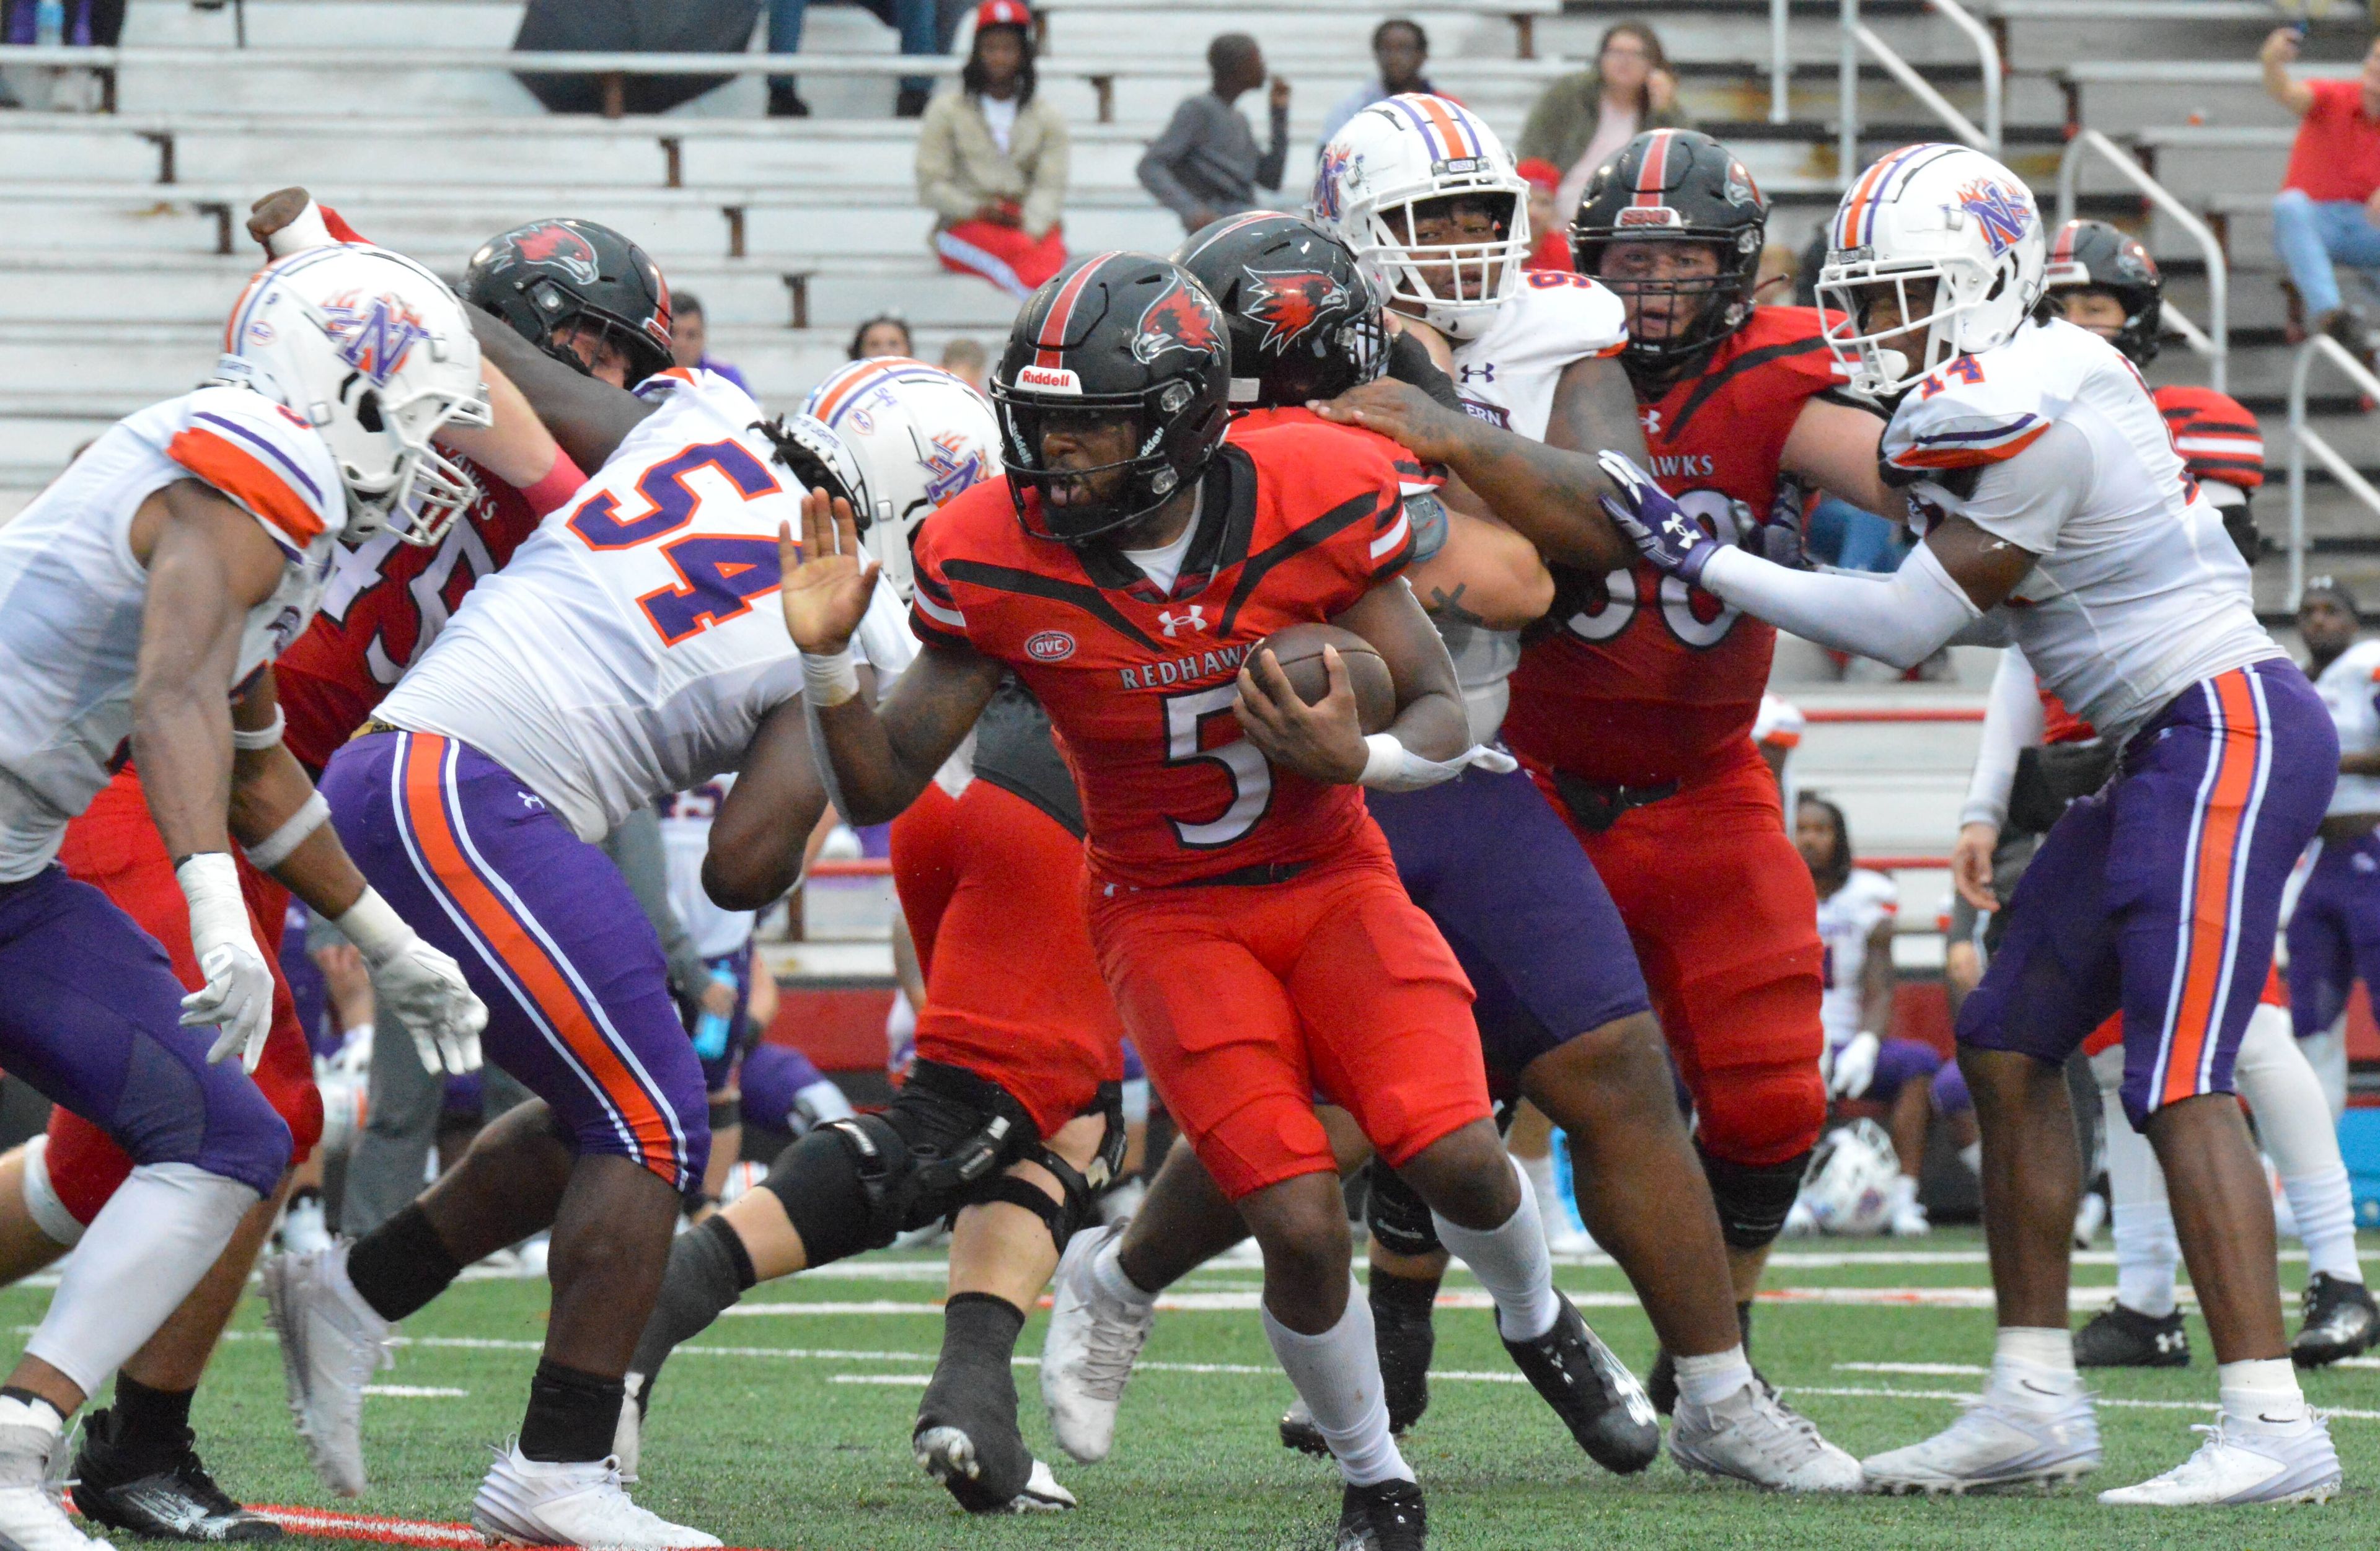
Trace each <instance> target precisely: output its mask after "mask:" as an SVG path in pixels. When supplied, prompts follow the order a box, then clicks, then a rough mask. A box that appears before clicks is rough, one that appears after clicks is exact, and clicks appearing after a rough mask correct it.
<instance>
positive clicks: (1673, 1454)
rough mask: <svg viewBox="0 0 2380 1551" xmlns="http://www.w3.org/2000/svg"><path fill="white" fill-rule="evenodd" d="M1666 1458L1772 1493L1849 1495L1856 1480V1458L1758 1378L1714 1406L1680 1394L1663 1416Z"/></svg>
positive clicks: (1855, 1487)
mask: <svg viewBox="0 0 2380 1551" xmlns="http://www.w3.org/2000/svg"><path fill="white" fill-rule="evenodd" d="M1670 1458H1671V1459H1673V1460H1677V1462H1678V1463H1679V1464H1680V1465H1681V1466H1682V1467H1684V1468H1685V1469H1687V1470H1690V1471H1701V1472H1704V1473H1705V1474H1706V1475H1724V1476H1729V1477H1731V1478H1732V1479H1734V1480H1737V1481H1747V1482H1750V1483H1751V1484H1753V1485H1755V1486H1762V1487H1766V1488H1767V1489H1768V1490H1770V1491H1775V1492H1856V1491H1858V1490H1859V1489H1860V1485H1861V1482H1862V1477H1861V1475H1860V1463H1859V1461H1858V1460H1854V1459H1852V1457H1851V1455H1850V1454H1848V1453H1847V1452H1845V1451H1844V1450H1842V1449H1840V1448H1836V1447H1835V1446H1834V1445H1833V1444H1830V1443H1828V1441H1827V1440H1826V1439H1825V1438H1824V1437H1821V1436H1819V1434H1818V1429H1817V1425H1816V1424H1815V1423H1813V1422H1812V1421H1811V1420H1810V1419H1809V1418H1808V1417H1806V1416H1803V1414H1802V1413H1801V1412H1797V1411H1795V1410H1794V1409H1793V1408H1792V1407H1791V1406H1789V1405H1787V1404H1786V1403H1785V1402H1784V1401H1783V1400H1779V1398H1778V1395H1777V1392H1776V1391H1775V1390H1773V1389H1771V1388H1769V1387H1768V1386H1767V1385H1766V1384H1764V1383H1762V1382H1761V1381H1760V1380H1758V1379H1755V1380H1754V1381H1753V1382H1751V1383H1750V1384H1747V1385H1745V1386H1744V1387H1743V1388H1741V1389H1739V1390H1737V1391H1736V1392H1735V1393H1734V1394H1732V1395H1730V1396H1728V1397H1727V1398H1726V1399H1725V1400H1721V1401H1719V1402H1718V1404H1717V1405H1710V1406H1698V1405H1695V1404H1694V1402H1692V1401H1691V1400H1685V1399H1683V1398H1681V1399H1680V1400H1679V1401H1678V1404H1677V1409H1676V1411H1675V1412H1674V1413H1673V1414H1672V1416H1671V1418H1670Z"/></svg>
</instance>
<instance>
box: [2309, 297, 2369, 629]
mask: <svg viewBox="0 0 2380 1551" xmlns="http://www.w3.org/2000/svg"><path fill="white" fill-rule="evenodd" d="M2317 360H2327V361H2328V362H2329V363H2330V364H2331V365H2333V366H2335V367H2337V368H2338V370H2340V371H2341V372H2342V373H2344V374H2345V376H2346V378H2347V380H2348V381H2349V382H2352V383H2354V384H2355V386H2356V388H2357V389H2358V391H2360V392H2362V393H2364V394H2369V395H2371V396H2372V397H2373V398H2374V399H2380V377H2374V375H2373V374H2372V373H2371V371H2370V370H2367V369H2366V368H2365V367H2364V365H2363V363H2362V361H2359V360H2357V359H2356V358H2355V357H2354V356H2353V355H2351V354H2350V353H2349V351H2348V349H2347V346H2345V345H2341V344H2339V343H2338V341H2337V340H2335V339H2333V338H2331V337H2330V336H2329V335H2328V334H2316V335H2314V336H2313V338H2312V339H2309V340H2307V341H2306V342H2305V344H2303V345H2301V346H2299V348H2298V355H2297V361H2296V363H2295V365H2294V366H2293V367H2292V368H2291V370H2290V371H2289V612H2291V613H2295V612H2297V607H2298V600H2300V599H2301V597H2303V596H2304V593H2305V555H2306V525H2305V493H2306V454H2308V453H2312V454H2313V455H2314V456H2315V457H2317V458H2320V459H2321V460H2322V466H2323V467H2325V468H2327V469H2329V470H2330V473H2331V478H2333V479H2337V480H2338V483H2339V487H2340V488H2341V489H2343V490H2345V491H2347V493H2348V494H2350V495H2351V496H2353V497H2355V499H2356V500H2358V501H2360V502H2362V503H2363V504H2364V505H2365V506H2366V507H2367V508H2369V509H2370V510H2371V511H2373V512H2375V513H2380V490H2374V488H2373V486H2372V481H2371V480H2369V479H2365V478H2364V477H2363V475H2362V472H2361V471H2359V470H2358V469H2357V468H2356V467H2355V465H2354V464H2352V463H2350V462H2349V461H2348V460H2347V458H2345V457H2344V456H2342V455H2341V454H2339V452H2338V449H2337V448H2335V447H2333V446H2332V445H2331V444H2330V442H2328V441H2327V440H2325V438H2324V436H2323V434H2322V433H2321V432H2320V431H2318V430H2314V429H2313V427H2312V426H2311V425H2309V424H2307V423H2306V380H2307V379H2308V378H2309V377H2310V376H2312V375H2313V368H2314V363H2315V362H2316V361H2317Z"/></svg>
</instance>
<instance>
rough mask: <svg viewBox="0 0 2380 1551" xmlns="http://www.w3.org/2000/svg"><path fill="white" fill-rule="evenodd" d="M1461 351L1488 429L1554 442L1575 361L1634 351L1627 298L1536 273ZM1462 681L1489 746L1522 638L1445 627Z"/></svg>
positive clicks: (1463, 381)
mask: <svg viewBox="0 0 2380 1551" xmlns="http://www.w3.org/2000/svg"><path fill="white" fill-rule="evenodd" d="M1450 343H1451V344H1452V345H1454V391H1455V392H1456V394H1459V395H1461V397H1462V399H1463V407H1464V408H1466V409H1468V410H1470V411H1471V413H1473V414H1474V415H1476V416H1477V417H1478V418H1481V419H1483V420H1485V421H1487V422H1488V424H1489V425H1493V426H1500V427H1502V428H1503V429H1504V430H1511V431H1517V432H1519V433H1520V434H1521V435H1523V436H1525V437H1527V438H1528V439H1529V440H1530V441H1532V442H1543V441H1544V440H1545V439H1546V426H1547V424H1548V421H1550V420H1551V419H1552V418H1553V409H1554V390H1555V389H1556V388H1558V387H1560V385H1561V374H1562V372H1563V371H1564V370H1568V368H1569V367H1570V365H1571V364H1572V363H1573V362H1574V361H1581V360H1587V359H1591V358H1593V357H1599V356H1616V355H1618V354H1619V353H1620V352H1621V350H1622V349H1623V348H1625V347H1626V345H1627V344H1628V316H1627V313H1626V311H1625V309H1622V307H1621V302H1620V298H1619V297H1616V296H1614V295H1612V294H1611V293H1610V292H1609V290H1606V289H1605V288H1604V287H1603V286H1601V285H1597V284H1596V282H1594V281H1593V280H1590V279H1588V278H1587V277H1586V276H1585V275H1583V274H1573V273H1569V272H1568V271H1566V270H1531V271H1529V272H1528V273H1525V274H1524V275H1523V276H1522V277H1521V285H1520V288H1519V289H1518V290H1516V291H1514V292H1513V293H1512V297H1511V298H1510V299H1509V300H1507V301H1506V302H1505V303H1504V305H1503V306H1501V307H1500V308H1498V309H1496V317H1495V320H1494V321H1492V322H1490V323H1489V324H1488V328H1487V330H1486V331H1485V332H1484V333H1481V334H1480V335H1479V336H1478V337H1477V338H1475V339H1472V340H1467V341H1459V342H1457V341H1450ZM1439 634H1440V635H1442V636H1445V637H1446V649H1447V653H1448V655H1450V656H1451V657H1452V658H1453V659H1454V676H1455V679H1456V681H1457V682H1458V683H1459V684H1461V685H1462V686H1463V704H1464V707H1465V708H1466V709H1468V710H1469V712H1470V714H1471V737H1472V741H1473V742H1475V743H1488V742H1489V741H1491V740H1493V739H1494V737H1495V736H1496V732H1497V729H1499V728H1500V727H1501V726H1502V725H1503V724H1504V708H1505V707H1506V706H1507V705H1508V704H1509V703H1510V702H1511V699H1512V693H1511V690H1510V689H1509V688H1508V687H1507V685H1506V682H1505V681H1507V680H1509V679H1510V678H1511V677H1512V670H1513V669H1514V668H1517V667H1519V666H1520V663H1521V636H1520V633H1519V632H1518V631H1512V630H1485V629H1481V628H1478V627H1477V626H1475V625H1468V624H1441V625H1440V626H1439Z"/></svg>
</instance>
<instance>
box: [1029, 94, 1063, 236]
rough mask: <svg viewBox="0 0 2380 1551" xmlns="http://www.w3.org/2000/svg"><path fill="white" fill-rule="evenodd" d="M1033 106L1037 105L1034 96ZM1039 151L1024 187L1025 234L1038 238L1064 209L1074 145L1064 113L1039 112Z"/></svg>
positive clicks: (1047, 232)
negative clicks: (1030, 175) (1029, 179)
mask: <svg viewBox="0 0 2380 1551" xmlns="http://www.w3.org/2000/svg"><path fill="white" fill-rule="evenodd" d="M1035 105H1036V106H1039V105H1040V104H1039V103H1038V99H1037V101H1036V104H1035ZM1041 120H1042V126H1041V151H1040V153H1039V154H1038V155H1037V156H1036V157H1035V158H1034V159H1033V172H1032V177H1031V181H1030V183H1029V184H1028V185H1027V187H1026V190H1025V214H1024V217H1023V219H1024V223H1025V235H1026V236H1029V237H1031V238H1033V239H1034V240H1035V241H1037V242H1038V241H1039V240H1040V239H1041V238H1042V237H1044V236H1048V235H1049V233H1050V227H1052V226H1055V225H1056V224H1058V218H1059V216H1061V215H1062V214H1063V213H1064V212H1065V208H1066V178H1067V176H1068V174H1069V171H1070V169H1071V167H1072V164H1073V160H1074V154H1075V147H1074V140H1073V139H1072V138H1071V137H1070V136H1069V135H1068V134H1067V131H1066V120H1065V117H1064V116H1063V115H1061V114H1057V113H1051V112H1047V111H1045V112H1043V114H1042V115H1041Z"/></svg>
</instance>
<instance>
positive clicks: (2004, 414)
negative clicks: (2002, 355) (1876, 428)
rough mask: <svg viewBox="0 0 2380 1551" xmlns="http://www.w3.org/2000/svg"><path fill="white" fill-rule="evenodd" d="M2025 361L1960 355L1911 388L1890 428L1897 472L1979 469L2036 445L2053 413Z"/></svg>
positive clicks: (1891, 459)
mask: <svg viewBox="0 0 2380 1551" xmlns="http://www.w3.org/2000/svg"><path fill="white" fill-rule="evenodd" d="M2018 366H2019V363H2017V362H2014V361H2006V362H2004V361H2000V360H1998V359H1995V358H1993V357H1992V356H1988V355H1987V356H1985V357H1982V358H1978V357H1973V356H1961V357H1959V358H1958V359H1957V360H1955V361H1950V362H1949V363H1947V364H1945V365H1944V366H1942V367H1941V368H1940V369H1939V370H1937V371H1935V372H1934V373H1933V375H1931V376H1929V377H1926V378H1924V379H1922V380H1921V381H1920V382H1918V383H1917V385H1916V386H1915V387H1913V388H1912V389H1910V390H1909V393H1908V394H1907V396H1906V397H1904V398H1902V399H1901V401H1900V408H1899V409H1897V410H1895V411H1894V412H1893V417H1892V422H1891V424H1889V425H1888V426H1887V427H1885V431H1884V442H1883V446H1882V449H1881V451H1882V454H1883V457H1884V461H1885V463H1886V464H1887V465H1888V467H1893V468H1898V469H1905V470H1910V471H1931V470H1935V469H1946V468H1980V467H1984V466H1985V465H1987V464H1994V463H1999V462H2003V461H2005V460H2006V459H2009V458H2012V457H2014V456H2016V454H2019V453H2021V452H2022V451H2024V450H2025V449H2026V448H2027V447H2029V446H2031V445H2033V443H2034V442H2035V441H2037V440H2038V439H2039V438H2040V437H2041V435H2042V433H2043V432H2045V431H2046V430H2048V429H2049V425H2050V418H2051V410H2050V408H2049V406H2048V405H2047V404H2046V402H2045V400H2044V398H2043V395H2042V394H2041V392H2040V390H2039V389H2038V388H2037V387H2036V386H2034V384H2033V383H2031V382H2027V381H2025V378H2026V375H2027V374H2026V373H2025V372H2024V371H2022V370H2007V369H2009V368H2016V367H2018Z"/></svg>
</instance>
